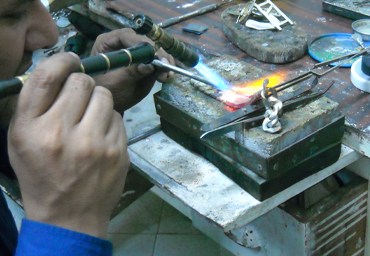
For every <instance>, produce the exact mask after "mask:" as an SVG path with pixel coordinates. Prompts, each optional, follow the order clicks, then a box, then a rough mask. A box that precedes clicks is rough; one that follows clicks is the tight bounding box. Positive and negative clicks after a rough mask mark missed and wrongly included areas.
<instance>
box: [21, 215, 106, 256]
mask: <svg viewBox="0 0 370 256" xmlns="http://www.w3.org/2000/svg"><path fill="white" fill-rule="evenodd" d="M112 254H113V246H112V243H111V242H109V241H107V240H104V239H100V238H97V237H94V236H89V235H86V234H83V233H79V232H75V231H72V230H68V229H64V228H60V227H56V226H52V225H49V224H45V223H40V222H36V221H31V220H27V219H23V221H22V226H21V231H20V234H19V238H18V246H17V250H16V253H15V255H16V256H21V255H27V256H28V255H35V256H36V255H37V256H62V255H63V256H67V255H83V256H90V255H91V256H92V255H94V256H96V255H98V256H109V255H112Z"/></svg>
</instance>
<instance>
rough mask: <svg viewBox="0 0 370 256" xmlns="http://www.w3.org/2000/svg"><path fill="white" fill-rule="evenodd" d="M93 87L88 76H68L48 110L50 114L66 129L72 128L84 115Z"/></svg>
mask: <svg viewBox="0 0 370 256" xmlns="http://www.w3.org/2000/svg"><path fill="white" fill-rule="evenodd" d="M94 87H95V81H94V79H92V78H91V77H90V76H88V75H86V74H82V73H75V74H72V75H70V76H69V77H68V78H67V81H66V82H65V84H64V86H63V88H62V89H61V91H60V93H59V95H58V97H57V99H56V101H55V103H54V104H53V106H52V107H51V108H50V110H49V112H50V114H51V115H53V116H58V117H59V118H60V119H62V120H63V122H64V123H65V124H66V125H68V127H72V126H74V125H75V124H77V123H78V122H79V121H80V120H81V118H82V116H83V114H84V113H85V109H86V107H87V105H88V103H89V100H90V97H91V95H92V92H93V90H94Z"/></svg>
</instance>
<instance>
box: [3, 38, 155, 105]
mask: <svg viewBox="0 0 370 256" xmlns="http://www.w3.org/2000/svg"><path fill="white" fill-rule="evenodd" d="M154 55H155V52H154V48H153V46H151V45H150V44H149V43H140V44H138V45H135V46H133V47H130V48H127V49H122V50H118V51H114V52H109V53H104V54H103V53H101V54H98V55H96V56H92V57H88V58H85V59H82V60H81V66H80V68H79V69H78V70H77V72H82V73H86V74H88V75H98V74H104V73H106V72H108V71H110V70H114V69H116V68H120V67H128V66H130V65H132V64H140V63H145V64H147V63H151V62H152V61H153V60H154ZM27 77H28V75H22V76H18V77H15V78H13V79H10V80H6V81H0V99H3V98H6V97H8V96H10V95H13V94H17V93H19V92H20V90H21V89H22V86H23V84H24V82H25V81H26V79H27Z"/></svg>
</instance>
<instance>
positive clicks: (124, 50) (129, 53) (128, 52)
mask: <svg viewBox="0 0 370 256" xmlns="http://www.w3.org/2000/svg"><path fill="white" fill-rule="evenodd" d="M121 51H123V52H125V53H127V55H128V57H129V58H130V63H129V64H128V65H127V67H129V66H130V65H131V63H132V55H131V52H130V51H129V50H127V49H122V50H121Z"/></svg>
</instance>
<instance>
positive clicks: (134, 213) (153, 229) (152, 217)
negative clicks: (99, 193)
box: [108, 191, 163, 234]
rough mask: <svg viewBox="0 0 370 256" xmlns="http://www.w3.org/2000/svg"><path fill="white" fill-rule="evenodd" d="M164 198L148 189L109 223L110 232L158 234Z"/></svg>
mask: <svg viewBox="0 0 370 256" xmlns="http://www.w3.org/2000/svg"><path fill="white" fill-rule="evenodd" d="M162 205H163V200H162V199H160V198H159V197H158V196H156V195H155V194H154V193H153V192H151V191H148V192H147V193H145V194H144V195H143V196H142V197H140V198H139V199H138V200H136V201H135V202H134V203H132V204H131V205H130V206H129V207H127V208H126V209H125V210H124V211H122V212H121V213H120V214H118V215H117V216H116V217H115V218H114V219H112V220H111V222H110V224H109V229H108V233H109V234H156V233H157V232H158V227H159V221H160V218H161V213H162Z"/></svg>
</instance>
